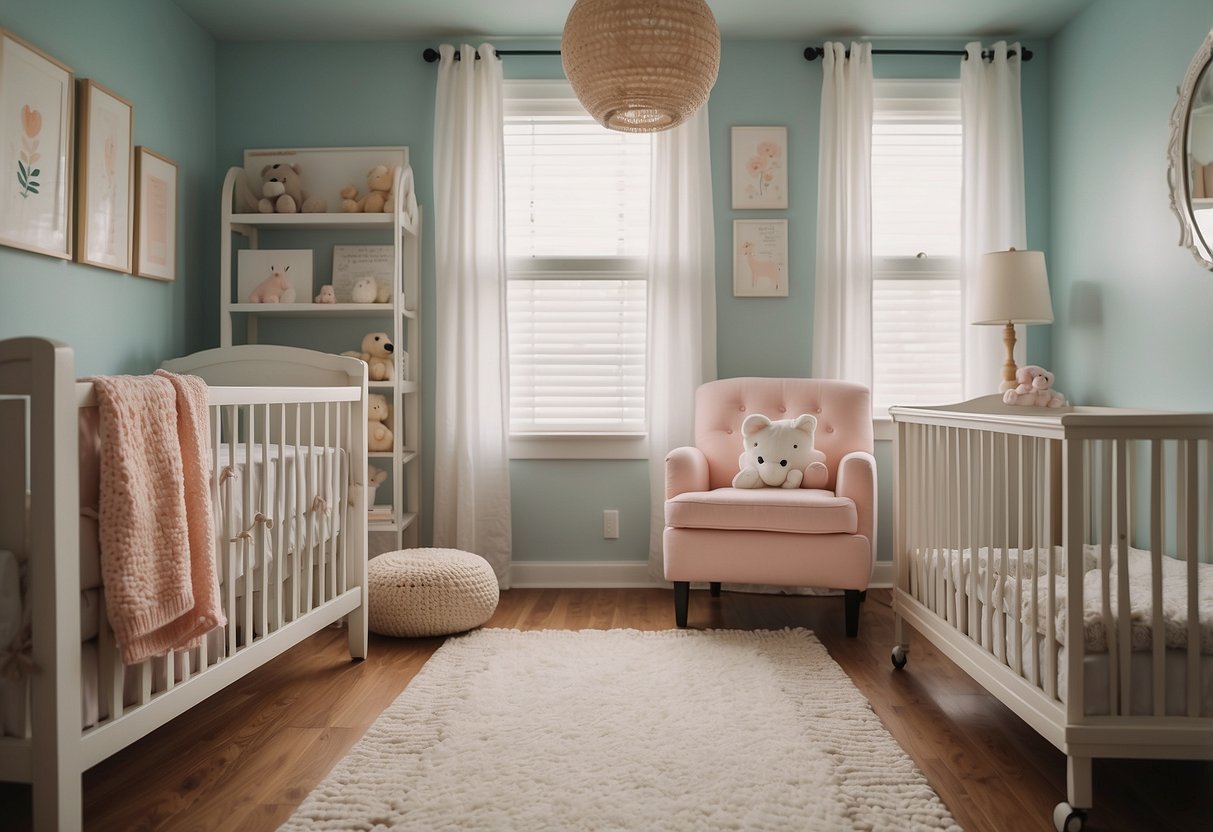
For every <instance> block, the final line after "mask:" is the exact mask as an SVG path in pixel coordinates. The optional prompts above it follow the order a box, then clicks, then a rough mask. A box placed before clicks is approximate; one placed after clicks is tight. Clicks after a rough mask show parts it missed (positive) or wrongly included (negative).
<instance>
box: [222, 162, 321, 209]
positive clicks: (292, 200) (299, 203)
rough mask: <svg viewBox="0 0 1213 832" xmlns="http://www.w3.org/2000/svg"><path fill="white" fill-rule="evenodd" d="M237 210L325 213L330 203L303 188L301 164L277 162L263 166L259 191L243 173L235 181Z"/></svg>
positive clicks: (258, 186)
mask: <svg viewBox="0 0 1213 832" xmlns="http://www.w3.org/2000/svg"><path fill="white" fill-rule="evenodd" d="M236 210H237V211H238V212H241V213H262V214H298V213H300V212H303V213H305V214H322V213H324V212H325V211H327V210H328V204H327V203H326V202H325V201H324V200H323V199H320V198H319V197H315V196H309V195H308V194H306V193H304V190H303V174H302V173H301V172H300V168H299V165H298V164H294V165H287V164H284V163H278V164H274V165H266V166H265V167H263V168H262V169H261V181H260V182H259V183H258V185H257V189H256V193H254V192H253V190H252V189H250V188H249V186H248V183H247V182H246V181H245V179H244V178H243V177H241V178H240V179H239V180H237V182H236Z"/></svg>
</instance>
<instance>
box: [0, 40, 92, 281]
mask: <svg viewBox="0 0 1213 832" xmlns="http://www.w3.org/2000/svg"><path fill="white" fill-rule="evenodd" d="M75 92H76V89H75V81H74V76H73V75H72V70H71V67H68V66H66V65H65V64H62V63H60V62H59V61H57V60H55V59H54V58H52V57H51V56H50V55H47V54H46V53H45V52H43V51H42V50H40V49H38V48H37V47H35V46H32V45H30V44H28V43H26V42H25V41H23V40H21V39H20V38H18V37H16V36H15V35H13V34H12V33H11V32H8V31H6V30H5V29H0V176H3V181H4V188H3V192H2V193H0V244H2V245H6V246H12V247H13V248H20V249H25V250H26V251H34V252H37V253H39V254H47V255H50V256H51V257H61V258H63V259H65V260H70V259H71V257H72V234H71V222H72V150H73V136H74V135H75V132H74V126H73V118H74V113H75Z"/></svg>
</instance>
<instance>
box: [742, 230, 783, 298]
mask: <svg viewBox="0 0 1213 832" xmlns="http://www.w3.org/2000/svg"><path fill="white" fill-rule="evenodd" d="M733 295H734V296H735V297H739V298H786V297H787V296H788V221H787V220H733Z"/></svg>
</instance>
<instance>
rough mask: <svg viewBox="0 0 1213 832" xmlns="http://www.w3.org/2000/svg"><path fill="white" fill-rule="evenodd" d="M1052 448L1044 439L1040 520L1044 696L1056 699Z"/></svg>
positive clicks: (1057, 601)
mask: <svg viewBox="0 0 1213 832" xmlns="http://www.w3.org/2000/svg"><path fill="white" fill-rule="evenodd" d="M1054 451H1055V445H1054V443H1053V441H1052V440H1046V441H1045V443H1044V448H1043V453H1044V465H1043V472H1044V473H1043V476H1044V482H1045V488H1044V489H1043V494H1042V499H1043V501H1044V518H1043V523H1042V527H1043V529H1042V530H1043V534H1044V546H1045V552H1046V555H1045V574H1047V575H1048V576H1049V583H1048V597H1047V598H1046V600H1045V604H1046V606H1045V609H1047V610H1048V611H1049V615H1048V620H1047V622H1046V623H1045V653H1046V655H1045V693H1046V694H1047V695H1048V696H1049V698H1050V699H1056V698H1057V606H1058V603H1059V601H1060V599H1059V598H1058V597H1057V578H1056V575H1057V563H1056V557H1055V552H1054V550H1053V549H1054V547H1053V522H1054V512H1055V510H1056V506H1055V505H1054V496H1055V494H1056V492H1055V491H1054V485H1055V483H1054V481H1053V464H1054V461H1055V460H1054Z"/></svg>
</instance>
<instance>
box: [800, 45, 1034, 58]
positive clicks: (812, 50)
mask: <svg viewBox="0 0 1213 832" xmlns="http://www.w3.org/2000/svg"><path fill="white" fill-rule="evenodd" d="M824 54H825V49H824V48H823V47H820V46H808V47H805V50H804V59H805V60H806V61H815V60H817V59H818V58H820V57H821V56H822V55H824ZM872 54H873V55H956V56H959V57H963V58H964V59H965V60H966V61H967V60H968V59H969V53H968V52H966V51H964V50H963V49H873V50H872ZM1015 54H1016V53H1015V50H1014V49H1011V50H1008V52H1007V57H1008V58H1014V57H1015ZM847 57H848V58H849V57H851V50H850V49H848V50H847ZM981 57H983V58H985V59H986V60H987V61H988V60H990V59H992V58H993V57H994V51H993V50H992V49H987V50H985V51H984V52H982V53H981ZM1023 60H1025V61H1030V60H1032V50H1031V49H1024V50H1023Z"/></svg>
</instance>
